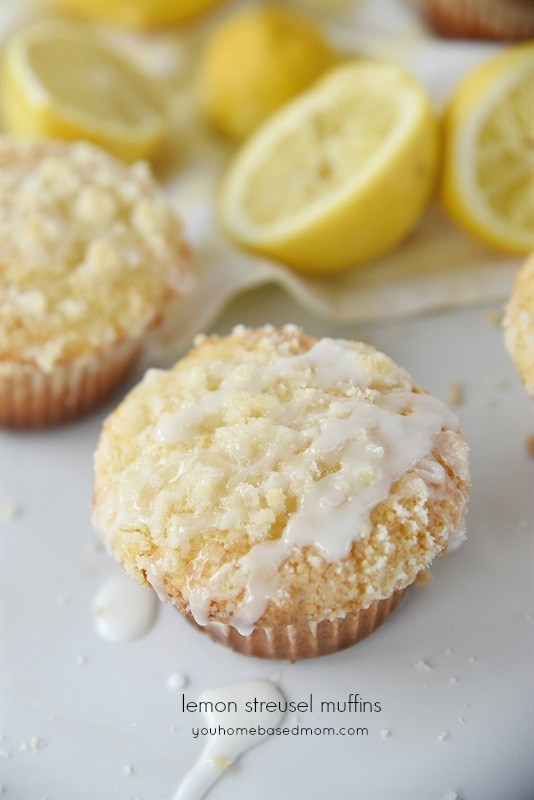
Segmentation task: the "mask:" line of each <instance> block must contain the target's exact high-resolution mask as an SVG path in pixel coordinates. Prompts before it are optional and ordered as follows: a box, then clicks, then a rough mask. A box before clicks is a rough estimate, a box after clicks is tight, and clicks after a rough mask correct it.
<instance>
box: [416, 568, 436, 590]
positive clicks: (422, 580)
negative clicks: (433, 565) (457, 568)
mask: <svg viewBox="0 0 534 800" xmlns="http://www.w3.org/2000/svg"><path fill="white" fill-rule="evenodd" d="M433 580H434V575H433V574H432V570H431V569H423V570H422V571H421V572H420V573H419V575H418V576H417V578H416V579H415V581H414V584H413V585H414V586H415V587H416V589H419V588H421V586H424V585H425V584H427V583H430V581H433Z"/></svg>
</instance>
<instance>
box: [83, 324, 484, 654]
mask: <svg viewBox="0 0 534 800" xmlns="http://www.w3.org/2000/svg"><path fill="white" fill-rule="evenodd" d="M95 471H96V479H95V489H94V522H95V526H96V528H97V529H98V530H99V531H100V533H101V534H102V536H103V538H104V540H105V542H106V544H107V547H108V549H109V550H110V551H111V553H112V554H113V555H114V556H115V558H116V559H117V560H118V561H119V562H121V563H122V565H123V566H124V568H125V569H126V570H127V571H128V572H129V573H130V574H131V575H132V576H134V577H135V578H137V579H138V580H139V581H141V582H142V583H146V584H151V585H152V586H153V587H154V588H155V590H156V591H157V592H158V594H159V596H160V597H161V598H162V599H164V600H170V601H171V602H172V603H174V604H175V605H176V607H177V608H178V609H179V610H180V611H181V612H182V613H183V614H185V616H186V617H188V618H189V619H190V620H192V621H193V622H195V623H196V624H197V625H198V626H199V627H201V628H203V629H204V630H206V631H207V632H209V633H210V634H211V635H212V636H213V637H214V638H217V639H220V640H221V641H223V642H224V643H226V644H228V645H229V646H231V647H233V648H234V649H236V650H239V651H241V652H244V653H248V654H251V655H258V656H263V657H273V658H284V659H290V660H295V659H298V658H304V657H308V656H315V655H321V654H324V653H330V652H334V651H337V650H340V649H342V648H344V647H347V646H349V645H351V644H354V643H355V642H356V641H358V640H359V639H361V638H363V637H364V636H367V635H368V634H369V633H371V632H372V631H373V630H374V629H375V628H376V627H377V626H378V625H379V624H380V623H381V622H382V621H383V620H384V619H385V618H386V617H387V615H388V614H389V612H390V611H391V610H392V609H393V608H394V607H395V605H396V604H397V603H398V601H399V599H400V597H401V595H402V592H403V591H404V589H405V588H406V587H407V586H408V585H409V584H411V583H412V582H413V581H414V580H415V578H416V577H417V575H418V573H419V572H420V571H421V570H423V569H425V568H426V567H428V565H429V564H430V562H431V561H432V559H433V558H434V557H435V556H437V555H439V554H441V553H443V552H444V551H446V550H447V548H448V547H449V546H450V545H451V544H452V543H453V542H454V541H456V540H457V539H458V538H461V537H462V536H463V527H464V513H465V508H466V501H467V496H468V491H469V469H468V461H467V446H466V444H465V442H464V439H463V436H462V433H461V432H460V430H459V428H458V422H457V420H456V419H455V417H454V415H453V414H452V413H451V412H450V411H449V410H448V409H447V408H446V407H445V406H444V404H443V403H442V402H441V401H439V400H437V399H436V398H434V397H432V396H431V395H429V394H427V393H425V392H423V391H421V390H420V389H418V388H417V387H416V386H414V384H413V382H412V380H411V378H410V377H409V375H408V374H407V373H406V372H405V371H404V370H401V369H399V368H398V367H397V366H396V365H395V364H394V363H393V362H392V361H391V360H390V359H389V358H388V357H387V356H385V355H383V354H382V353H379V352H377V351H376V350H374V349H373V348H372V347H370V346H368V345H365V344H362V343H359V342H351V341H345V340H332V339H327V338H325V339H316V338H314V337H312V336H308V335H306V334H305V333H303V332H302V331H301V330H300V329H298V328H296V327H294V326H286V327H284V328H282V329H275V328H271V327H264V328H260V329H246V328H242V327H239V328H236V329H235V330H234V331H233V333H232V335H230V336H227V337H222V338H218V337H200V338H198V340H197V341H196V346H195V347H194V348H193V350H192V351H191V352H190V353H189V354H188V355H187V356H186V357H185V358H183V359H182V360H181V361H179V362H178V363H177V364H176V365H175V366H174V368H173V369H171V370H170V371H163V370H150V371H148V372H147V374H146V376H145V378H144V380H143V381H142V382H141V383H140V384H139V385H138V386H137V387H136V388H135V389H134V390H133V391H132V392H131V393H130V394H129V395H128V396H127V398H126V399H125V400H124V402H123V403H122V404H121V405H120V406H119V407H118V408H117V410H116V411H115V412H114V413H113V414H112V415H111V416H110V417H109V418H108V419H107V421H106V423H105V426H104V429H103V431H102V434H101V437H100V441H99V444H98V448H97V451H96V455H95Z"/></svg>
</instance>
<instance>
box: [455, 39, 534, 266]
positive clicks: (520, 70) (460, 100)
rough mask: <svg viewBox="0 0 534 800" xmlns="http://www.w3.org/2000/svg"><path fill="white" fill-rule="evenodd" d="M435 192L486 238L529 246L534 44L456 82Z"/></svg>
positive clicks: (533, 188) (533, 215)
mask: <svg viewBox="0 0 534 800" xmlns="http://www.w3.org/2000/svg"><path fill="white" fill-rule="evenodd" d="M441 197H442V200H443V205H444V207H445V208H446V210H447V211H448V212H449V213H450V215H451V216H452V217H453V218H454V219H455V220H456V221H457V222H458V224H459V225H461V226H462V227H463V228H465V229H466V230H467V231H469V232H470V233H472V234H473V235H474V236H476V237H478V238H479V239H480V240H481V241H483V242H485V243H486V244H489V245H491V246H493V247H496V248H498V249H500V250H503V251H507V252H511V253H517V254H526V253H528V252H529V251H530V250H532V249H533V248H534V43H532V42H529V43H527V44H521V45H515V46H512V47H508V48H506V49H505V50H504V51H502V52H501V53H499V54H498V55H497V56H494V57H492V58H490V59H488V60H487V61H485V62H483V63H482V64H481V65H480V66H478V67H476V68H475V69H474V70H472V71H471V72H470V73H469V74H468V75H467V77H466V78H465V79H464V80H463V81H462V82H461V83H460V85H459V87H458V88H457V90H456V92H455V93H454V95H453V97H452V98H451V100H450V103H449V106H448V109H447V112H446V116H445V161H444V170H443V182H442V187H441Z"/></svg>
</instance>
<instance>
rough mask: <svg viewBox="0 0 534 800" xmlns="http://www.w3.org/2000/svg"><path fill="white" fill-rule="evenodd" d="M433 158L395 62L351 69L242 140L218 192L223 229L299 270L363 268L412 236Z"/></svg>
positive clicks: (426, 116)
mask: <svg viewBox="0 0 534 800" xmlns="http://www.w3.org/2000/svg"><path fill="white" fill-rule="evenodd" d="M437 160H438V125H437V119H436V117H435V114H434V112H433V110H432V107H431V104H430V101H429V98H428V95H427V92H426V90H425V88H424V87H423V86H422V84H420V83H419V81H418V80H417V79H416V78H414V77H412V76H411V75H410V74H409V73H408V72H407V71H405V70H404V69H402V68H400V67H397V66H395V65H392V64H389V63H383V62H377V61H351V62H347V63H345V64H343V65H341V66H338V67H335V68H334V69H333V70H331V71H330V72H328V73H327V74H326V75H325V76H324V77H323V78H322V79H321V80H320V81H319V82H318V83H316V84H314V85H313V86H312V88H311V89H309V90H308V91H307V92H305V93H304V94H301V95H300V96H299V97H297V98H296V99H295V100H292V101H290V102H289V103H287V104H286V105H285V106H283V107H282V108H281V109H280V110H279V111H278V112H276V113H275V115H274V116H272V117H271V118H270V119H269V120H268V121H267V122H266V123H264V124H263V125H262V126H261V127H260V128H259V129H258V130H257V131H256V132H255V133H254V134H252V136H251V138H250V139H248V140H247V142H246V143H245V144H244V146H243V147H242V148H241V150H240V151H239V152H238V154H237V155H236V157H235V160H234V161H233V162H232V163H231V165H230V167H229V169H228V173H227V175H226V176H225V180H224V181H223V184H222V189H221V195H220V205H219V212H220V218H221V223H222V226H223V228H224V230H225V231H226V232H227V234H228V235H229V236H230V237H231V238H232V239H234V240H235V241H237V242H238V243H240V244H241V245H242V246H244V247H245V248H249V249H251V250H253V251H256V252H259V253H263V254H266V255H268V256H271V257H273V258H276V259H278V260H280V261H282V262H284V263H286V264H288V265H290V266H292V267H294V268H296V269H298V270H301V271H303V272H307V273H327V272H331V271H335V270H339V269H342V268H345V267H353V266H357V265H360V264H365V263H366V262H368V261H370V260H372V259H374V258H376V257H378V256H380V255H381V254H382V253H385V252H386V251H388V250H390V249H391V248H392V247H394V246H395V245H396V244H397V243H398V242H399V241H400V240H401V239H402V238H403V237H404V236H406V234H407V233H408V232H409V231H410V230H411V229H412V228H413V227H414V225H415V224H416V222H417V221H418V219H419V217H420V216H421V214H422V212H423V210H424V208H425V206H426V204H427V202H428V200H429V198H430V195H431V193H432V190H433V187H434V183H435V176H436V169H437Z"/></svg>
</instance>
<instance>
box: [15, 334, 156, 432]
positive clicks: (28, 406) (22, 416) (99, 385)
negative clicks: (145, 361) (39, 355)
mask: <svg viewBox="0 0 534 800" xmlns="http://www.w3.org/2000/svg"><path fill="white" fill-rule="evenodd" d="M139 352H140V342H139V340H138V339H126V340H122V341H120V342H116V343H115V344H113V345H111V346H110V347H107V348H105V349H103V350H100V351H97V352H95V353H93V354H91V355H89V356H84V357H83V358H79V359H75V360H72V361H68V362H65V363H59V364H56V365H54V367H53V368H52V370H51V371H50V372H45V371H43V370H42V369H40V368H39V367H37V366H35V365H33V364H24V363H18V362H14V361H13V362H4V363H3V364H1V365H0V425H2V426H3V427H7V428H42V427H46V426H49V425H56V424H58V423H62V422H68V421H69V420H72V419H75V418H77V417H80V416H83V415H84V414H86V413H88V412H89V411H91V410H93V409H94V408H96V407H97V406H99V405H100V404H101V403H103V402H104V401H105V400H106V399H107V398H108V397H109V396H110V395H111V394H112V392H113V391H114V390H115V389H116V388H117V387H118V386H119V384H120V383H121V382H122V381H123V380H124V379H125V378H126V376H127V375H128V373H129V372H130V370H131V369H132V368H133V366H134V364H135V362H136V361H137V358H138V356H139Z"/></svg>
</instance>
